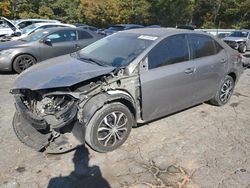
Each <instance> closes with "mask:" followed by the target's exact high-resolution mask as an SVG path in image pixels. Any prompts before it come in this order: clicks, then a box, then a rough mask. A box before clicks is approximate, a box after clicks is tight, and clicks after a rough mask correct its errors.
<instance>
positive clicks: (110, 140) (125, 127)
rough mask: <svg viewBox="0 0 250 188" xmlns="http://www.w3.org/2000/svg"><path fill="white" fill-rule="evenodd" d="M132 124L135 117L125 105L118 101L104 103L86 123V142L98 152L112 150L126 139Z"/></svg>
mask: <svg viewBox="0 0 250 188" xmlns="http://www.w3.org/2000/svg"><path fill="white" fill-rule="evenodd" d="M115 119H116V123H115ZM134 124H135V118H134V116H133V115H132V113H131V112H130V110H129V109H128V108H127V107H126V106H125V105H123V104H121V103H119V102H115V103H110V104H106V105H104V106H103V107H102V108H101V109H100V110H98V111H97V112H96V113H95V114H94V115H93V117H92V118H91V120H90V122H89V123H88V125H87V127H86V135H85V140H86V143H87V144H88V145H89V146H90V147H91V148H92V149H93V150H95V151H97V152H100V153H106V152H110V151H113V150H115V149H117V148H118V147H120V146H121V145H122V144H123V143H124V142H125V141H126V140H127V138H128V136H129V134H130V132H131V128H132V127H133V126H134ZM114 125H115V126H114ZM118 127H119V129H118Z"/></svg>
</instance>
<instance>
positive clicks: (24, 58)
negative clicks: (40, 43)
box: [13, 54, 36, 73]
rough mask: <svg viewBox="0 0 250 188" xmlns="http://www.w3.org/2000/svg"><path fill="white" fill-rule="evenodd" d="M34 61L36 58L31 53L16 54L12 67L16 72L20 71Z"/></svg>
mask: <svg viewBox="0 0 250 188" xmlns="http://www.w3.org/2000/svg"><path fill="white" fill-rule="evenodd" d="M35 63H36V59H35V58H34V57H32V56H31V55H28V54H24V55H20V56H17V57H16V59H15V60H14V62H13V69H14V71H15V72H17V73H21V72H23V71H24V70H26V69H27V68H29V67H31V66H32V65H34V64H35Z"/></svg>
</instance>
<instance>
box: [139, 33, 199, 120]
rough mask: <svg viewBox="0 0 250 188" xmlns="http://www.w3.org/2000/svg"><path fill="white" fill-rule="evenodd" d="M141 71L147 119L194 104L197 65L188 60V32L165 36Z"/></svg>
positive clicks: (150, 53)
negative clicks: (186, 33)
mask: <svg viewBox="0 0 250 188" xmlns="http://www.w3.org/2000/svg"><path fill="white" fill-rule="evenodd" d="M147 59H148V60H147V61H148V70H146V71H143V72H141V74H140V80H141V92H142V94H141V95H142V116H143V120H145V121H148V120H152V119H155V118H158V117H162V116H165V115H167V114H170V113H173V112H176V111H178V110H181V109H184V108H186V107H189V106H192V104H193V99H194V94H195V92H196V91H195V90H194V87H193V83H194V79H195V75H194V73H195V65H194V64H193V63H194V62H193V61H190V60H189V47H188V43H187V36H186V35H185V34H179V35H174V36H170V37H168V38H166V39H164V40H162V41H161V42H160V43H159V44H158V45H157V46H155V47H154V48H153V49H152V50H151V52H149V54H148V58H147Z"/></svg>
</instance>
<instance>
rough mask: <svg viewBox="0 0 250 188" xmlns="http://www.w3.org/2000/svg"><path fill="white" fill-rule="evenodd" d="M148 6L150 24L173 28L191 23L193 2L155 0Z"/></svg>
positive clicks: (185, 0)
mask: <svg viewBox="0 0 250 188" xmlns="http://www.w3.org/2000/svg"><path fill="white" fill-rule="evenodd" d="M148 2H151V1H149V0H148ZM150 5H151V6H150V14H151V16H152V18H151V20H150V23H151V24H160V25H162V26H172V27H175V26H176V25H182V24H189V23H190V22H191V21H192V12H193V5H194V1H193V0H175V1H173V0H155V1H153V2H151V3H150Z"/></svg>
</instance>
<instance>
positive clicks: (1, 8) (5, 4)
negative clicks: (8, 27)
mask: <svg viewBox="0 0 250 188" xmlns="http://www.w3.org/2000/svg"><path fill="white" fill-rule="evenodd" d="M10 13H11V11H10V1H8V0H1V2H0V15H1V16H9V15H10Z"/></svg>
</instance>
